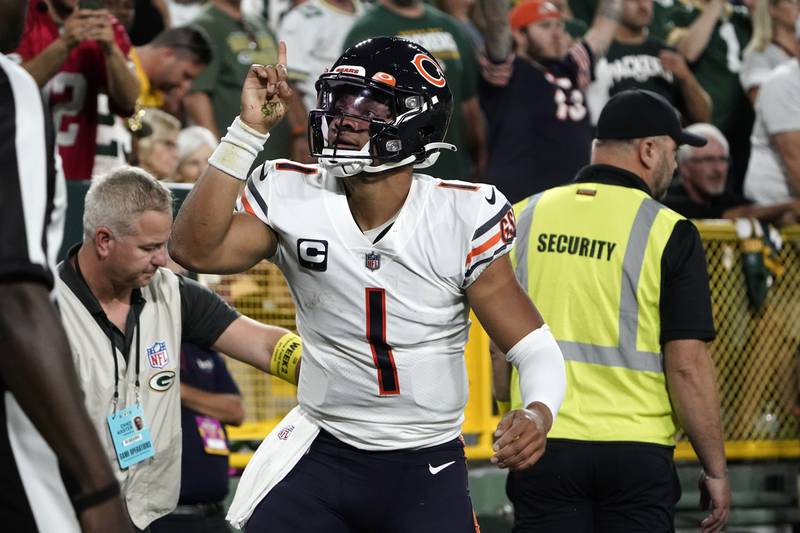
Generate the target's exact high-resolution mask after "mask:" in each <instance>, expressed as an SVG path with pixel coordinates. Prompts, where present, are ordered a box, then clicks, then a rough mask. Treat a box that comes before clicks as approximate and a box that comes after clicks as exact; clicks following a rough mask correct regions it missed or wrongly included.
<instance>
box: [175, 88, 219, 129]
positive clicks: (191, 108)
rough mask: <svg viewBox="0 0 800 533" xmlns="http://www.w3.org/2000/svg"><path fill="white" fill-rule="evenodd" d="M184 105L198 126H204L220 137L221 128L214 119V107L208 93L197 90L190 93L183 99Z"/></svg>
mask: <svg viewBox="0 0 800 533" xmlns="http://www.w3.org/2000/svg"><path fill="white" fill-rule="evenodd" d="M183 106H184V107H185V108H186V112H187V113H188V114H189V118H191V119H192V122H194V123H195V124H197V125H198V126H203V127H204V128H206V129H207V130H209V131H210V132H211V133H213V134H214V136H215V137H217V138H220V137H221V135H220V129H219V127H218V126H217V122H216V120H214V109H213V108H212V107H211V97H210V96H208V94H206V93H204V92H202V91H197V92H193V93H189V94H188V95H186V98H184V100H183Z"/></svg>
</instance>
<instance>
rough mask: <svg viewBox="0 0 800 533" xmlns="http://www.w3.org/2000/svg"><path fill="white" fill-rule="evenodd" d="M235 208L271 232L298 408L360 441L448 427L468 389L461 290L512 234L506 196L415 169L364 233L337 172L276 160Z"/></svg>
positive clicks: (417, 442)
mask: <svg viewBox="0 0 800 533" xmlns="http://www.w3.org/2000/svg"><path fill="white" fill-rule="evenodd" d="M239 209H240V210H244V211H247V212H249V213H251V214H252V215H254V216H256V217H258V218H259V219H260V220H262V221H263V222H264V223H265V224H267V225H268V226H269V227H270V228H272V229H273V230H274V231H275V232H276V233H277V235H278V237H279V244H278V249H277V252H276V253H275V255H274V256H273V257H271V258H270V260H271V261H273V262H274V263H275V264H276V265H278V267H279V268H280V269H281V271H282V272H283V274H284V276H286V279H287V281H288V283H289V287H290V289H291V292H292V296H293V298H294V301H295V306H296V308H297V329H298V332H299V333H300V335H301V337H302V338H303V365H302V370H301V372H300V383H299V389H298V400H299V402H300V405H301V406H302V407H303V408H304V409H305V410H306V412H307V413H308V414H309V415H311V416H312V417H314V418H315V419H316V420H317V421H318V422H319V424H320V425H321V426H322V427H323V428H324V429H325V430H327V431H329V432H330V433H331V434H333V435H334V436H335V437H337V438H338V439H340V440H342V441H344V442H346V443H348V444H350V445H352V446H355V447H357V448H361V449H366V450H392V449H406V448H421V447H427V446H434V445H437V444H441V443H443V442H447V441H449V440H451V439H454V438H456V437H457V436H458V435H459V434H460V431H461V423H462V422H463V412H464V405H465V404H466V401H467V389H468V384H467V374H466V365H465V362H464V345H465V343H466V341H467V334H468V325H469V305H468V302H467V298H466V295H465V292H464V291H465V289H466V288H467V287H468V286H469V285H470V284H471V283H473V282H474V281H475V280H476V279H477V277H478V276H479V275H480V273H481V272H482V271H483V270H484V269H485V268H486V267H487V266H488V265H489V264H490V263H491V262H492V261H494V260H495V259H497V258H498V257H500V256H502V255H503V254H505V253H508V251H509V249H510V248H511V246H512V243H513V240H514V234H515V226H514V218H513V217H514V214H513V210H512V208H511V205H510V204H509V203H508V202H507V200H506V198H505V196H503V195H502V193H500V192H499V191H498V190H497V189H495V188H494V187H493V186H490V185H483V184H473V183H466V182H460V181H443V180H439V179H435V178H432V177H430V176H426V175H421V174H415V175H414V180H413V181H412V185H411V190H410V192H409V194H408V197H407V199H406V201H405V204H404V205H403V208H402V209H401V210H400V212H399V214H398V216H397V219H396V220H395V221H394V223H393V224H392V225H391V226H389V227H388V228H387V229H386V230H385V233H384V234H383V235H382V236H379V237H378V238H377V242H375V243H373V242H371V241H370V240H368V239H367V238H366V237H365V235H364V233H362V231H361V230H360V229H359V227H358V225H357V224H356V222H355V220H354V219H353V216H352V214H351V212H350V208H349V206H348V204H347V198H346V196H345V193H344V190H343V188H342V184H341V181H340V180H339V179H337V178H335V177H333V176H331V175H330V174H328V173H327V172H325V171H321V170H320V169H319V168H318V167H317V166H313V165H300V164H297V163H294V162H291V161H286V160H278V161H272V162H268V163H266V164H265V165H263V166H261V167H259V168H257V169H256V170H255V171H253V173H252V174H251V176H250V179H249V180H248V182H247V186H246V187H245V190H244V192H243V194H242V196H241V198H240V200H239Z"/></svg>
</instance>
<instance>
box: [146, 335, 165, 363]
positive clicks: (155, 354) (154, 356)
mask: <svg viewBox="0 0 800 533" xmlns="http://www.w3.org/2000/svg"><path fill="white" fill-rule="evenodd" d="M147 362H148V363H150V366H151V367H153V368H164V367H165V366H167V365H168V364H169V355H168V354H167V343H166V342H164V341H162V342H157V343H155V344H153V345H152V346H150V347H149V348H147Z"/></svg>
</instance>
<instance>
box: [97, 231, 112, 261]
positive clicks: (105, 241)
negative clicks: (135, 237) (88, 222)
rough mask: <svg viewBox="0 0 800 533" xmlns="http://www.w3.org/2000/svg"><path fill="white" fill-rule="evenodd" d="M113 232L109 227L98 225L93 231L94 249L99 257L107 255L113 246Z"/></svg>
mask: <svg viewBox="0 0 800 533" xmlns="http://www.w3.org/2000/svg"><path fill="white" fill-rule="evenodd" d="M113 241H114V234H113V233H112V232H111V229H110V228H107V227H105V226H100V227H99V228H97V229H96V230H95V232H94V249H95V250H96V251H97V255H99V256H100V257H101V258H104V257H108V256H109V254H111V248H112V247H113Z"/></svg>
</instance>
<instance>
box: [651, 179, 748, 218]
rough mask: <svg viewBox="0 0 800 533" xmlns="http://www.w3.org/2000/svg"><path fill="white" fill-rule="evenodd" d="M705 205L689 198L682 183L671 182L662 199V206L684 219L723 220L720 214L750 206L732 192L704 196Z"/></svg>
mask: <svg viewBox="0 0 800 533" xmlns="http://www.w3.org/2000/svg"><path fill="white" fill-rule="evenodd" d="M704 199H705V203H702V204H697V203H695V202H693V201H692V199H691V198H689V194H688V193H687V192H686V189H684V188H683V183H682V182H680V181H675V182H673V184H672V186H671V187H670V188H669V190H668V191H667V196H666V197H665V198H664V205H666V206H667V207H669V208H670V209H672V210H673V211H676V212H678V213H680V214H681V215H683V216H685V217H686V218H723V217H722V214H723V213H725V211H727V210H728V209H731V208H734V207H739V206H742V205H750V204H751V202H750V201H749V200H747V199H746V198H744V197H743V196H739V195H738V194H736V193H734V192H732V191H725V192H724V193H722V194H720V195H718V196H706V197H705V198H704Z"/></svg>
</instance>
